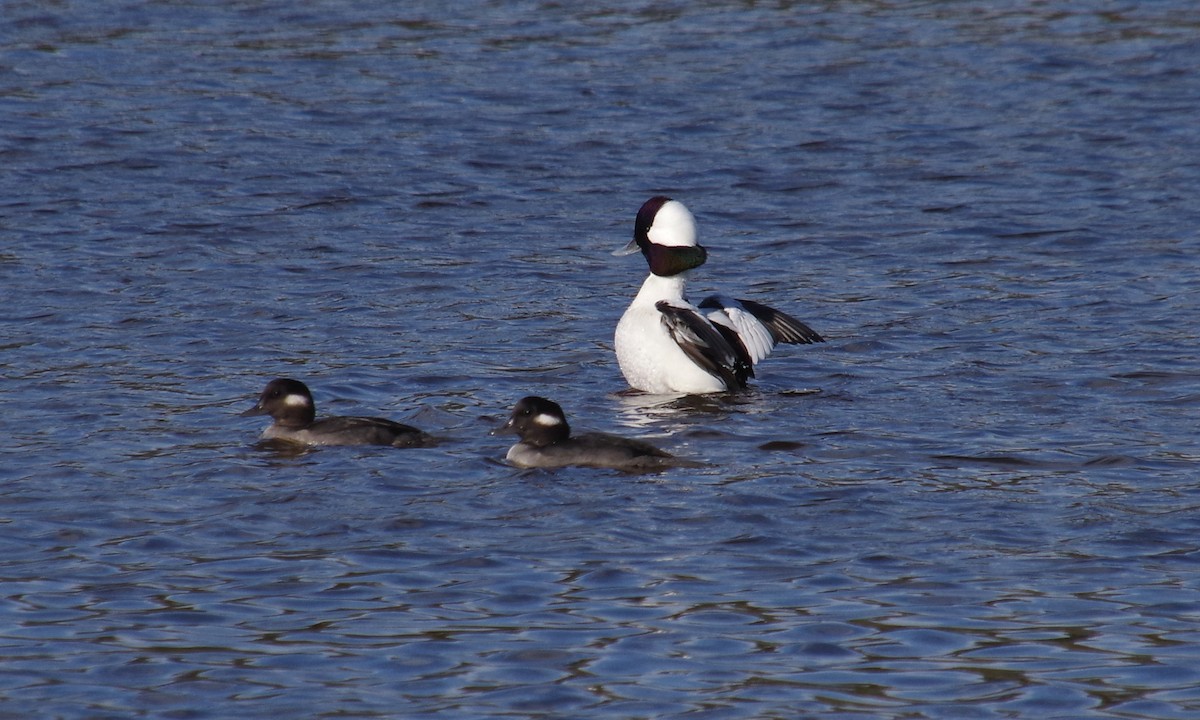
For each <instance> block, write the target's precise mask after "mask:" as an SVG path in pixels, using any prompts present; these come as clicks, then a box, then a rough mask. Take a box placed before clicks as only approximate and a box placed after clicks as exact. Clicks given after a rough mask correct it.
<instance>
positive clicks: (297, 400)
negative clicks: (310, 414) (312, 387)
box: [283, 393, 312, 407]
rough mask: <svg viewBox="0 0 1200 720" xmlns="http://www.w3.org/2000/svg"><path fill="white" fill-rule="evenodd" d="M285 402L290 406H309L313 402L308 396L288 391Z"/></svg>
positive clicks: (284, 398)
mask: <svg viewBox="0 0 1200 720" xmlns="http://www.w3.org/2000/svg"><path fill="white" fill-rule="evenodd" d="M283 404H284V405H287V406H288V407H308V406H309V405H311V404H312V403H310V402H309V401H308V398H306V397H304V396H303V395H297V394H296V393H288V394H287V395H284V396H283Z"/></svg>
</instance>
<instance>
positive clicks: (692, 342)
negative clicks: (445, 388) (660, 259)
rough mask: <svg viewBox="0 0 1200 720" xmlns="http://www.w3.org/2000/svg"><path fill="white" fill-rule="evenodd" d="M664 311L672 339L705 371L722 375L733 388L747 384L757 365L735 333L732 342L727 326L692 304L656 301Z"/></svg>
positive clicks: (731, 388)
mask: <svg viewBox="0 0 1200 720" xmlns="http://www.w3.org/2000/svg"><path fill="white" fill-rule="evenodd" d="M654 307H656V308H658V311H659V312H660V313H662V323H663V325H664V326H665V327H666V328H667V332H668V333H669V334H670V335H671V339H672V340H674V341H675V344H676V345H678V346H679V349H680V350H682V351H683V352H684V354H685V355H687V356H688V358H690V359H691V360H692V362H694V363H696V364H697V365H699V366H700V367H701V368H703V369H704V370H705V371H706V372H708V373H711V374H712V375H715V376H716V377H719V378H721V380H722V381H723V382H724V383H725V387H727V388H729V389H730V390H736V389H737V388H741V387H745V385H746V378H748V377H751V376H753V374H754V371H753V370H752V366H753V365H754V363H753V361H752V360H751V357H750V355H749V354H748V353H747V352H746V348H745V347H744V346H743V345H742V343H741V341H738V340H737V338H736V334H735V335H734V337H733V340H735V341H736V342H732V343H731V342H730V335H729V333H728V332H727V330H728V328H724V327H722V326H714V325H713V324H712V323H710V322H709V321H708V320H707V319H705V318H704V316H703V315H701V314H700V313H698V312H696V309H695V308H693V307H691V306H690V305H684V306H678V305H672V304H671V303H670V302H668V301H666V300H660V301H658V302H657V303H655V304H654Z"/></svg>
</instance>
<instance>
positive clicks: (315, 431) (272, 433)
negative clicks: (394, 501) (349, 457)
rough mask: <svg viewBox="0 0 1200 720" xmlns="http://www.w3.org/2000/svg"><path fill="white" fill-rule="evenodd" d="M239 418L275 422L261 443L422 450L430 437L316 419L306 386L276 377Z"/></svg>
mask: <svg viewBox="0 0 1200 720" xmlns="http://www.w3.org/2000/svg"><path fill="white" fill-rule="evenodd" d="M241 415H242V417H249V416H252V415H270V416H271V418H272V419H273V420H274V421H275V422H274V423H272V424H271V425H269V426H267V429H266V430H264V431H263V434H262V436H261V437H260V439H261V440H283V441H287V442H291V443H301V444H304V445H391V446H392V447H425V446H427V445H429V444H431V442H432V440H433V438H431V437H430V436H429V435H426V434H425V433H423V432H421V431H420V430H418V429H416V428H415V427H411V426H409V425H402V424H400V423H398V422H392V421H391V420H387V419H385V418H374V417H327V418H322V419H320V420H316V419H315V418H316V415H317V407H316V405H314V404H313V398H312V393H310V392H309V391H308V386H307V385H305V384H304V383H302V382H300V381H299V380H292V379H290V378H277V379H275V380H272V381H271V382H269V383H267V387H266V389H265V390H263V391H262V394H261V395H259V396H258V403H257V404H256V405H255V406H254V407H252V408H250V409H249V410H247V411H245V412H243V413H241Z"/></svg>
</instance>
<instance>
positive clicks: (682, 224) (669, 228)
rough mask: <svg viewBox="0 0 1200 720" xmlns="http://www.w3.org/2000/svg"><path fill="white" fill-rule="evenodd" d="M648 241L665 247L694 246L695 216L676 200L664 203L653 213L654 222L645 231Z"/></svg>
mask: <svg viewBox="0 0 1200 720" xmlns="http://www.w3.org/2000/svg"><path fill="white" fill-rule="evenodd" d="M646 236H647V237H649V238H650V242H652V243H654V244H655V245H664V246H666V247H695V246H696V218H694V217H692V213H691V211H689V210H688V209H687V207H685V206H684V204H683V203H681V202H679V201H678V200H672V201H670V202H668V203H664V204H663V206H662V207H660V208H659V209H658V212H657V213H655V214H654V224H653V225H651V226H650V231H649V232H647V233H646Z"/></svg>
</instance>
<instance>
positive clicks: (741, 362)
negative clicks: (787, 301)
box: [613, 195, 825, 394]
mask: <svg viewBox="0 0 1200 720" xmlns="http://www.w3.org/2000/svg"><path fill="white" fill-rule="evenodd" d="M639 250H640V251H641V253H642V255H644V256H645V257H646V262H647V263H648V264H649V265H650V276H649V277H648V278H646V281H645V282H644V283H642V289H641V290H640V291H639V292H638V294H637V297H635V298H634V299H633V302H632V303H631V304H630V305H629V308H628V309H627V310H626V311H625V314H624V315H622V316H621V321H620V322H619V323H617V332H616V337H615V339H614V340H615V343H614V345H615V349H616V352H617V364H618V365H620V367H621V373H622V374H623V375H624V376H625V379H626V380H627V381H628V382H629V384H630V385H631V386H633V387H634V388H637V389H638V390H643V391H645V392H649V393H657V394H666V393H690V394H698V393H712V392H722V391H725V390H738V389H740V388H744V387H745V386H746V381H747V379H749V378H752V377H754V365H755V364H756V363H758V361H760V360H762V359H763V358H765V357H766V356H767V355H769V354H770V353H771V350H773V349H774V348H775V344H776V343H781V342H782V343H792V344H807V343H817V342H824V341H825V339H824V338H822V337H821V336H820V335H819V334H817V333H816V331H814V330H813V329H812V328H810V327H808V326H807V325H805V324H804V323H802V322H800V321H799V320H797V319H795V318H793V317H791V316H790V315H787V314H786V313H782V312H780V311H778V310H775V309H774V308H770V307H767V306H766V305H762V304H760V303H756V302H752V301H750V300H735V299H733V298H728V297H725V296H723V295H711V296H709V297H707V298H705V299H704V300H702V301H701V302H700V304H699V306H696V305H692V304H691V303H689V302H688V301H687V298H686V297H685V295H684V282H685V280H686V277H687V274H688V271H689V270H692V269H694V268H697V267H700V266H701V265H703V264H704V261H705V260H706V259H707V258H708V251H706V250H705V249H704V248H703V247H702V246H701V245H699V244H697V242H696V220H695V218H693V217H692V214H691V213H690V212H689V211H688V209H687V208H686V207H684V205H683V203H681V202H679V201H678V200H672V199H671V198H668V197H663V196H661V195H659V196H655V197H652V198H650V199H649V200H647V201H646V202H645V203H644V204H643V205H642V207H641V209H639V210H638V214H637V219H636V220H635V221H634V225H633V240H632V241H631V242H630V243H629V244H628V245H626V246H625V247H623V248H621V249H620V250H617V251H615V252H614V253H613V254H614V255H629V254H632V253H635V252H638V251H639Z"/></svg>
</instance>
